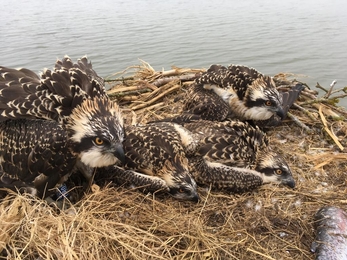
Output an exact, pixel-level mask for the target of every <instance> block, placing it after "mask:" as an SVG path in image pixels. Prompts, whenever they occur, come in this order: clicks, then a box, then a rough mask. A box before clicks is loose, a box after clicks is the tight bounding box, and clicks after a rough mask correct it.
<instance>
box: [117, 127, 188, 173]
mask: <svg viewBox="0 0 347 260" xmlns="http://www.w3.org/2000/svg"><path fill="white" fill-rule="evenodd" d="M126 133H127V136H126V139H125V141H124V150H125V155H126V165H125V166H126V167H127V168H128V169H134V170H139V171H141V172H145V173H147V174H149V175H154V176H155V175H157V174H159V172H160V171H161V170H162V169H163V167H164V165H165V161H166V160H171V161H172V160H174V158H175V157H176V156H180V157H185V153H184V148H183V147H182V141H181V139H180V135H179V133H178V132H177V131H176V129H175V128H174V124H172V123H165V122H163V123H151V124H147V125H144V126H130V127H127V129H126Z"/></svg>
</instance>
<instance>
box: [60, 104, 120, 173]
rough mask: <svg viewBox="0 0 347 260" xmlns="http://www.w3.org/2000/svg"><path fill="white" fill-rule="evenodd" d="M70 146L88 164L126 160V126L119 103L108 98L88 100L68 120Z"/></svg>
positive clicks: (101, 165)
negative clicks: (124, 144) (124, 142)
mask: <svg viewBox="0 0 347 260" xmlns="http://www.w3.org/2000/svg"><path fill="white" fill-rule="evenodd" d="M66 129H67V131H68V133H69V142H70V146H71V149H72V151H73V152H74V153H76V154H77V157H78V158H79V159H80V160H81V162H82V163H84V164H85V165H87V166H90V167H105V166H109V165H112V164H120V163H122V164H123V163H124V160H125V155H124V148H123V140H124V127H123V119H122V116H121V112H120V109H119V107H118V105H117V104H116V103H114V102H112V101H110V100H109V99H108V98H107V97H101V98H96V97H95V98H94V99H86V100H84V101H83V102H82V103H81V104H80V105H78V106H77V107H76V108H74V109H73V111H72V113H71V115H70V117H69V118H68V120H67V123H66Z"/></svg>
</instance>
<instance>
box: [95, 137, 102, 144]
mask: <svg viewBox="0 0 347 260" xmlns="http://www.w3.org/2000/svg"><path fill="white" fill-rule="evenodd" d="M94 142H95V143H96V144H97V145H102V144H103V143H104V140H102V139H101V138H99V137H96V138H95V140H94Z"/></svg>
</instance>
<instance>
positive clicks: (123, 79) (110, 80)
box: [105, 76, 134, 82]
mask: <svg viewBox="0 0 347 260" xmlns="http://www.w3.org/2000/svg"><path fill="white" fill-rule="evenodd" d="M126 80H134V77H133V76H130V77H125V78H124V77H121V78H115V79H105V82H114V81H126Z"/></svg>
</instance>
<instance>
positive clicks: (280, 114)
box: [276, 107, 286, 120]
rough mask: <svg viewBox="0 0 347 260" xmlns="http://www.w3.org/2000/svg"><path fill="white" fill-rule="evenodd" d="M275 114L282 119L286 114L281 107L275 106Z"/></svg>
mask: <svg viewBox="0 0 347 260" xmlns="http://www.w3.org/2000/svg"><path fill="white" fill-rule="evenodd" d="M276 115H278V116H279V117H280V118H281V120H283V119H284V118H285V116H286V115H285V113H284V111H283V108H282V107H279V108H277V110H276Z"/></svg>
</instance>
